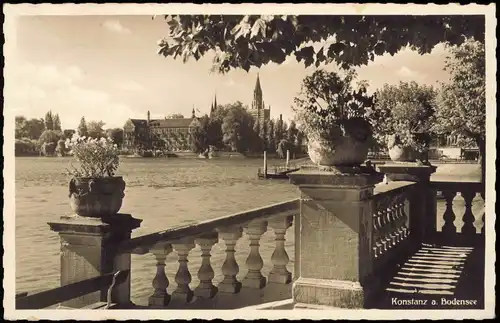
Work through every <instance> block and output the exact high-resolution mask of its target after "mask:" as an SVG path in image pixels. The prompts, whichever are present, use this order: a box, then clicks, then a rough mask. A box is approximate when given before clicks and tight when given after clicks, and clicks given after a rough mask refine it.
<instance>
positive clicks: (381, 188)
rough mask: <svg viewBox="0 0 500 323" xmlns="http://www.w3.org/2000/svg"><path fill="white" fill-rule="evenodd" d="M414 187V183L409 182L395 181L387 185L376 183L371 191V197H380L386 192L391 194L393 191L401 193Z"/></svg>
mask: <svg viewBox="0 0 500 323" xmlns="http://www.w3.org/2000/svg"><path fill="white" fill-rule="evenodd" d="M413 185H416V183H415V182H410V181H395V182H389V183H384V182H381V183H378V184H377V185H375V187H374V189H373V195H374V196H375V195H380V194H384V193H387V192H393V191H403V190H406V189H408V188H409V187H411V186H413Z"/></svg>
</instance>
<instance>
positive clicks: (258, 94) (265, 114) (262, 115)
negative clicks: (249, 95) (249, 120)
mask: <svg viewBox="0 0 500 323" xmlns="http://www.w3.org/2000/svg"><path fill="white" fill-rule="evenodd" d="M262 97H263V96H262V88H261V86H260V76H259V74H258V73H257V81H256V82H255V88H254V90H253V100H252V108H251V109H250V111H249V112H250V114H251V115H252V116H253V117H254V119H255V121H256V123H258V124H259V127H260V125H264V124H265V123H266V122H267V121H268V120H269V119H270V116H271V115H270V110H268V109H266V106H265V105H264V100H263V98H262Z"/></svg>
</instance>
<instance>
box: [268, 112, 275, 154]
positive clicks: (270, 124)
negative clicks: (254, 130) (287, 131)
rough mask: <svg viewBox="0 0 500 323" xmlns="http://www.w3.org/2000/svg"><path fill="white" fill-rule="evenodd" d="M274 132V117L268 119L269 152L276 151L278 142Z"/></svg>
mask: <svg viewBox="0 0 500 323" xmlns="http://www.w3.org/2000/svg"><path fill="white" fill-rule="evenodd" d="M274 134H275V132H274V121H273V120H272V119H269V120H268V121H267V137H266V141H267V149H268V150H269V152H274V151H276V142H275V138H274Z"/></svg>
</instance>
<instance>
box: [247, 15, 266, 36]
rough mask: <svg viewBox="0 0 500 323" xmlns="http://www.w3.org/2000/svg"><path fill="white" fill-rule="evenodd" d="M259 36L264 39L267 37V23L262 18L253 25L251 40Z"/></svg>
mask: <svg viewBox="0 0 500 323" xmlns="http://www.w3.org/2000/svg"><path fill="white" fill-rule="evenodd" d="M259 34H260V35H261V36H262V38H265V37H266V22H265V21H264V20H263V19H261V18H259V19H257V20H256V21H255V23H254V24H253V26H252V31H251V34H250V39H253V38H255V37H257V36H258V35H259Z"/></svg>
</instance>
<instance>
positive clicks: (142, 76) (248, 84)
mask: <svg viewBox="0 0 500 323" xmlns="http://www.w3.org/2000/svg"><path fill="white" fill-rule="evenodd" d="M166 32H167V27H166V24H165V22H164V20H163V19H162V17H157V18H156V19H154V20H152V17H151V16H31V17H27V16H25V17H22V18H21V19H19V22H18V26H17V43H16V49H15V59H16V64H15V68H14V69H13V70H14V73H13V74H10V75H9V78H11V80H9V81H11V83H10V84H12V89H13V92H12V97H11V98H10V100H9V102H10V104H11V106H10V107H9V108H10V109H12V110H14V111H15V113H16V115H25V116H26V117H38V118H41V117H43V116H44V114H45V112H46V111H48V110H52V111H53V112H54V113H59V115H60V117H61V121H62V126H63V128H75V127H76V126H77V125H78V123H79V120H80V118H81V117H82V116H85V118H86V119H87V120H102V121H104V122H105V123H106V126H105V127H106V128H107V127H122V126H123V124H124V123H125V121H126V120H127V119H128V118H146V113H147V111H148V110H150V111H151V117H152V118H163V117H164V116H165V115H168V114H171V113H182V114H184V115H185V116H189V115H190V114H191V110H192V108H193V106H194V107H195V108H196V109H197V110H199V111H200V112H201V113H208V112H209V110H210V104H211V102H212V101H213V98H214V95H215V93H217V100H218V103H220V104H226V103H231V102H234V101H237V100H239V101H242V102H243V103H244V104H248V105H249V104H250V103H251V100H252V93H253V88H254V85H255V80H256V76H257V72H259V73H260V79H261V85H262V90H263V93H264V101H265V104H266V106H267V105H271V116H272V117H273V118H275V117H278V116H279V114H283V117H284V119H289V118H291V117H292V111H291V109H290V106H291V105H292V103H293V98H294V96H295V95H296V93H297V92H298V91H299V90H300V82H301V80H302V79H303V78H304V76H306V75H308V74H310V73H312V72H313V71H314V69H313V68H308V69H305V68H304V66H303V65H302V64H301V63H297V62H296V61H295V59H294V58H293V57H290V58H289V59H287V61H286V62H285V63H284V64H282V65H276V64H270V65H267V66H264V67H262V68H260V69H256V68H253V69H251V70H250V71H249V72H248V73H247V72H245V71H244V70H235V71H232V72H230V73H228V74H226V75H219V74H214V73H211V72H210V67H211V57H204V58H203V59H201V60H199V61H195V60H192V61H189V62H188V63H186V64H184V63H182V61H180V60H173V59H172V58H164V57H162V56H159V55H158V54H157V53H156V51H157V41H158V40H160V39H161V38H162V37H163V36H165V35H166ZM446 56H447V53H446V51H445V49H444V48H443V47H441V46H440V47H436V49H435V50H434V51H433V52H432V53H431V54H428V55H424V56H420V55H418V54H417V53H415V52H412V51H410V50H405V51H402V52H400V53H398V54H397V55H395V56H390V55H386V56H380V57H377V58H376V60H375V62H372V63H370V64H369V65H368V66H363V67H360V68H358V74H359V79H366V80H368V81H369V82H370V87H371V90H372V91H374V90H375V89H377V88H379V87H381V86H382V85H383V84H384V83H389V84H396V83H398V82H399V81H411V80H414V81H417V82H419V83H426V84H436V82H437V81H445V80H446V79H447V78H448V75H447V73H446V72H444V71H443V70H442V68H443V66H444V61H445V57H446ZM330 68H335V67H330Z"/></svg>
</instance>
